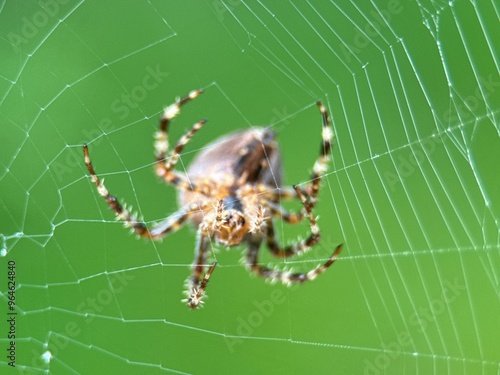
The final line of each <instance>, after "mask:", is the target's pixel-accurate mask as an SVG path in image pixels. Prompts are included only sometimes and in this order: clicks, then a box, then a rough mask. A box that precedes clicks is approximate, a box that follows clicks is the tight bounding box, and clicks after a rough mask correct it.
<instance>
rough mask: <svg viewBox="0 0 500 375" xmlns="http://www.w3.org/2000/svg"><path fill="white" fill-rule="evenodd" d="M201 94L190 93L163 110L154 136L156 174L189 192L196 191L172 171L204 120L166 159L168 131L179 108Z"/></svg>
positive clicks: (196, 125) (185, 136) (192, 129)
mask: <svg viewBox="0 0 500 375" xmlns="http://www.w3.org/2000/svg"><path fill="white" fill-rule="evenodd" d="M202 92H203V91H202V90H194V91H191V92H190V93H189V94H188V95H187V96H186V97H184V98H182V99H179V100H177V101H176V102H175V103H174V104H172V105H170V106H168V107H167V108H165V110H164V112H163V116H162V117H161V119H160V128H159V130H158V132H157V133H156V136H155V156H156V174H157V175H158V176H159V177H161V178H163V179H164V180H165V181H167V182H169V183H171V184H173V185H175V186H177V187H178V188H181V189H185V190H191V191H192V190H196V187H195V186H193V185H192V184H191V183H190V182H189V181H188V180H187V179H186V178H185V177H184V176H182V175H179V174H177V173H176V172H175V171H173V170H172V169H173V168H174V167H175V165H176V164H177V161H178V160H179V155H180V153H181V152H182V150H183V148H184V146H186V145H187V144H188V143H189V141H190V139H191V138H192V137H193V135H194V134H195V133H196V132H197V131H198V130H199V129H201V127H202V126H203V125H204V124H205V122H206V120H202V121H199V122H197V123H196V124H194V125H193V127H192V128H191V129H190V130H189V131H188V132H187V133H186V134H184V136H182V137H181V138H180V139H179V141H178V142H177V144H176V145H175V147H174V149H173V150H172V151H171V153H170V155H169V157H168V158H167V152H168V149H169V141H168V130H169V126H170V122H171V121H172V119H173V118H174V117H175V116H177V115H178V114H179V113H180V110H181V107H182V106H183V105H184V104H186V103H187V102H189V101H191V100H193V99H194V98H196V97H197V96H198V95H200V94H201V93H202ZM167 159H168V160H167Z"/></svg>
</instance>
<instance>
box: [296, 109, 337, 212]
mask: <svg viewBox="0 0 500 375" xmlns="http://www.w3.org/2000/svg"><path fill="white" fill-rule="evenodd" d="M316 104H317V105H318V108H319V110H320V112H321V116H322V118H323V127H322V130H321V138H322V140H321V147H320V153H319V157H318V159H316V162H315V163H314V167H313V172H312V175H311V180H312V182H311V185H310V193H309V194H308V195H309V201H310V204H311V206H312V207H314V206H315V204H316V201H317V196H318V191H319V185H320V182H321V178H322V175H324V174H325V173H326V171H327V170H328V163H329V161H330V153H331V149H332V139H333V128H332V126H331V124H330V118H329V116H328V112H327V111H326V108H325V106H324V105H323V103H321V102H317V103H316ZM295 190H296V191H297V189H295Z"/></svg>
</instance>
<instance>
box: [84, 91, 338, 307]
mask: <svg viewBox="0 0 500 375" xmlns="http://www.w3.org/2000/svg"><path fill="white" fill-rule="evenodd" d="M201 93H202V90H195V91H191V92H190V93H189V94H188V95H187V96H186V97H184V98H182V99H177V101H176V102H175V103H174V104H172V105H170V106H168V107H167V108H165V110H164V112H163V115H162V117H161V119H160V126H159V131H158V132H157V133H156V136H155V138H156V140H155V147H154V148H155V156H156V163H155V169H156V174H157V176H158V177H159V178H162V179H163V180H164V181H166V182H167V183H169V184H171V185H173V186H175V187H176V188H177V189H178V197H179V203H180V208H179V210H178V211H176V212H175V213H174V214H172V215H170V216H169V217H167V218H166V219H165V220H164V221H162V222H161V223H158V224H156V225H154V226H153V227H152V228H148V227H147V226H146V225H145V224H144V223H143V222H142V221H139V220H138V219H137V217H136V216H135V215H134V214H132V213H131V212H130V211H129V210H128V209H126V208H125V205H123V204H121V203H120V202H119V201H118V200H117V199H116V198H115V197H114V196H113V195H111V194H110V193H109V192H108V190H107V189H106V187H105V186H104V183H103V181H102V180H100V179H99V177H98V176H97V174H96V173H95V170H94V167H93V165H92V162H91V160H90V155H89V151H88V146H87V145H84V146H83V153H84V160H85V164H86V166H87V169H88V171H89V173H90V176H91V179H92V182H93V183H94V184H95V185H96V187H97V191H98V193H99V194H100V195H101V196H102V197H103V198H104V199H105V200H106V202H107V204H108V205H109V207H110V208H111V209H112V210H113V211H114V212H115V214H116V216H117V218H118V219H120V220H121V221H123V222H124V224H125V225H126V226H128V227H130V228H131V229H132V230H133V231H134V232H135V233H136V234H138V235H139V236H141V237H145V238H148V239H152V240H157V239H161V238H163V237H165V236H166V235H168V234H169V233H171V232H173V231H175V230H177V229H179V228H180V227H181V226H182V225H183V224H184V223H185V222H186V221H189V222H191V223H192V224H193V225H194V226H195V227H196V228H197V241H196V243H197V247H196V254H195V260H194V262H193V266H192V273H191V276H190V277H189V278H188V279H187V281H186V284H187V285H186V291H185V293H186V295H187V298H186V299H184V300H183V301H184V302H186V303H187V305H188V306H189V307H190V308H197V307H199V306H201V305H202V304H203V302H204V301H203V296H204V295H205V289H206V287H207V284H208V281H209V280H210V277H211V275H212V273H213V272H214V270H215V267H216V265H217V262H212V263H211V264H210V263H208V258H209V251H210V244H211V242H212V241H216V242H217V243H219V244H221V245H223V246H226V247H232V246H237V245H240V244H242V243H246V244H247V246H248V250H247V253H246V265H247V268H248V269H249V270H250V271H251V272H254V273H256V274H257V275H259V276H262V277H264V278H266V279H270V280H271V281H281V282H283V283H285V284H290V283H302V282H305V281H307V280H313V279H314V278H316V277H317V276H318V275H319V274H321V273H322V272H324V271H325V270H326V269H327V268H328V267H329V266H331V265H332V264H333V263H334V262H335V260H336V259H337V257H338V255H339V253H340V251H341V249H342V246H341V245H339V246H337V248H336V249H335V250H334V252H333V254H332V255H331V256H330V258H328V260H327V261H326V262H325V263H324V264H322V265H320V266H318V267H316V268H314V269H312V270H310V271H309V272H306V273H298V272H292V271H283V270H278V269H275V268H269V267H265V266H262V265H260V264H259V262H258V251H259V249H260V247H261V245H262V243H263V242H266V244H267V247H268V248H269V250H270V252H271V254H272V255H274V256H276V257H279V258H283V257H286V258H288V257H291V256H294V255H297V254H300V253H303V252H305V251H307V250H309V249H310V248H311V247H312V246H314V245H315V244H316V243H317V242H318V241H319V239H320V232H319V227H318V225H317V222H316V219H315V217H314V216H313V214H312V209H313V208H314V206H315V205H316V203H317V195H318V192H319V186H320V182H321V178H322V175H323V174H324V173H325V172H326V170H327V168H328V162H329V159H330V150H331V140H332V138H333V130H332V128H331V125H330V121H329V117H328V113H327V111H326V109H325V108H324V106H323V104H322V103H321V102H318V103H317V104H318V108H319V110H320V113H321V115H322V119H323V127H322V133H321V134H322V140H321V147H320V155H319V157H318V158H317V160H316V162H315V164H314V167H313V171H312V175H311V179H310V182H308V183H307V184H305V186H304V187H300V188H299V187H298V186H293V187H291V188H290V187H283V185H282V183H283V181H282V180H283V172H282V163H281V156H280V150H279V147H278V144H277V141H276V136H275V133H274V132H272V131H271V130H269V129H267V128H252V129H249V130H243V131H239V132H235V133H231V134H229V135H227V136H225V137H222V138H220V139H219V140H217V141H215V142H213V143H212V144H210V145H208V146H207V147H206V148H205V149H204V150H203V151H201V152H200V153H199V154H198V155H197V157H196V158H195V159H194V160H193V162H192V163H191V164H190V166H189V168H188V169H187V173H179V172H177V171H175V170H174V167H175V165H176V163H177V162H178V160H179V158H180V154H181V152H182V150H183V148H184V146H185V145H186V144H188V143H189V141H190V139H191V138H192V137H193V135H194V134H195V133H196V132H197V131H198V130H200V129H201V128H202V127H203V126H204V124H205V122H206V121H205V120H202V121H199V122H198V123H196V124H194V125H193V127H192V128H191V129H190V130H189V131H188V132H187V133H186V134H184V136H182V137H181V138H180V139H179V141H178V142H177V143H176V145H175V146H174V148H173V149H172V151H170V153H169V154H168V155H167V152H168V151H169V140H168V129H169V126H170V123H171V120H172V119H173V118H174V117H176V116H177V115H178V114H179V112H180V109H181V107H182V106H183V105H184V104H186V103H187V102H189V101H191V100H192V99H194V98H196V97H197V96H198V95H200V94H201ZM290 199H299V200H300V201H301V203H302V205H303V209H302V210H301V211H300V212H298V213H293V212H289V211H287V210H285V209H283V208H282V207H281V206H280V204H279V203H280V201H281V200H290ZM273 218H280V219H282V220H284V221H285V222H288V223H290V224H295V223H298V222H300V221H302V220H303V219H304V218H307V220H308V221H309V227H310V234H309V235H308V237H306V238H305V239H303V240H298V241H296V242H295V243H293V244H291V245H289V246H285V247H283V246H281V245H280V244H279V243H278V242H277V240H276V238H275V230H274V225H273Z"/></svg>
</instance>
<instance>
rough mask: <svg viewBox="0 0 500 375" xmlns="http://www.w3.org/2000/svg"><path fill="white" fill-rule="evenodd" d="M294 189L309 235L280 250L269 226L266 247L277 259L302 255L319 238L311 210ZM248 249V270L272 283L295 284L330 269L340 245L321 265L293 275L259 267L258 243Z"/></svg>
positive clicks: (297, 188) (255, 242)
mask: <svg viewBox="0 0 500 375" xmlns="http://www.w3.org/2000/svg"><path fill="white" fill-rule="evenodd" d="M294 189H295V191H296V193H297V195H298V196H299V198H300V200H301V201H302V204H303V205H304V208H305V210H306V212H307V217H308V219H309V223H310V226H311V234H310V235H309V237H308V238H306V239H305V240H302V241H299V242H297V243H295V244H293V245H290V246H287V247H285V248H281V247H280V246H279V245H278V244H277V243H276V241H275V236H274V228H273V226H272V225H269V226H268V227H267V228H268V229H267V245H268V246H269V249H270V250H271V253H272V254H273V255H275V256H277V257H290V256H292V255H295V254H299V253H302V252H304V251H307V250H309V249H310V248H311V247H312V246H313V245H315V244H316V243H317V242H318V241H319V238H320V234H319V228H318V225H317V223H316V219H315V218H314V216H313V214H312V210H311V205H310V204H309V202H307V200H306V197H305V196H304V194H303V193H302V191H301V190H300V189H299V187H297V186H294ZM249 242H250V245H249V246H250V248H249V251H248V255H247V260H248V266H249V267H250V270H251V271H253V272H255V273H257V274H258V275H260V276H262V277H264V278H266V279H270V280H272V281H281V282H283V283H285V284H290V283H292V282H295V283H303V282H304V281H307V280H313V279H315V278H316V277H317V276H318V275H319V274H320V273H322V272H324V271H325V270H326V269H327V268H328V267H330V266H331V265H332V264H333V263H334V262H335V260H336V259H337V257H338V255H339V254H340V252H341V251H342V245H339V246H337V248H336V249H335V251H334V252H333V254H332V255H331V257H330V258H328V260H327V261H326V262H325V263H324V264H323V265H320V266H318V267H316V268H315V269H313V270H311V271H309V272H306V273H294V272H291V271H279V270H275V269H271V268H268V267H264V266H260V265H259V264H258V250H259V246H260V242H258V241H249Z"/></svg>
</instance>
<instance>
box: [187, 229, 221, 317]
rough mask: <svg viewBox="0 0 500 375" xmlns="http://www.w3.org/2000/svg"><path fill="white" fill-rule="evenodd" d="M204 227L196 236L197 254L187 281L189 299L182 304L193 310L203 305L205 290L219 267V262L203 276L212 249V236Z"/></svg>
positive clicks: (213, 264)
mask: <svg viewBox="0 0 500 375" xmlns="http://www.w3.org/2000/svg"><path fill="white" fill-rule="evenodd" d="M202 226H203V223H202V224H201V225H200V227H199V228H198V232H197V236H196V240H197V241H196V246H197V254H196V259H195V261H194V263H193V270H192V273H191V276H190V277H189V278H188V279H187V280H186V286H187V290H186V291H185V294H186V295H187V298H185V299H183V300H182V302H186V303H187V305H188V307H190V308H191V309H196V308H198V307H200V306H201V305H202V304H203V302H204V301H203V296H204V295H205V289H206V287H207V284H208V281H209V280H210V276H212V272H213V271H214V269H215V266H216V265H217V262H213V263H212V265H211V266H210V268H209V269H208V271H207V272H206V273H205V275H204V276H203V272H204V271H205V268H206V262H207V258H208V251H209V248H210V234H209V232H208V231H206V230H204V229H203V228H202Z"/></svg>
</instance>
